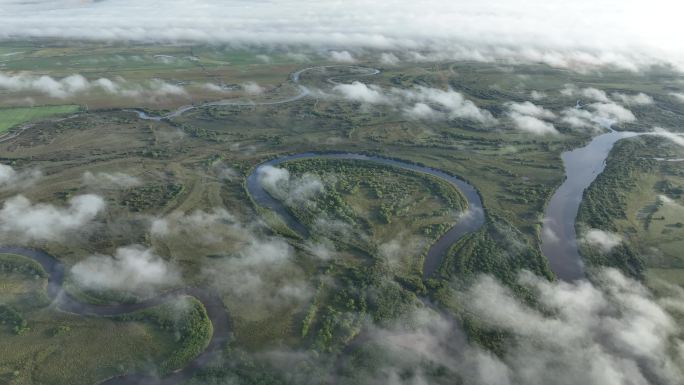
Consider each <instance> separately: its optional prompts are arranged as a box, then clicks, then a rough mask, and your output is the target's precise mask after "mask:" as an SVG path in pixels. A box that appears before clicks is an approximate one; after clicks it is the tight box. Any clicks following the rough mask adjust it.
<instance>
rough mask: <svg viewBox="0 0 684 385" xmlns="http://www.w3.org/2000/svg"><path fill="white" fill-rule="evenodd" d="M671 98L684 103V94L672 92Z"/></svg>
mask: <svg viewBox="0 0 684 385" xmlns="http://www.w3.org/2000/svg"><path fill="white" fill-rule="evenodd" d="M670 96H672V97H673V98H675V99H676V100H677V101H679V102H682V103H684V93H681V92H670Z"/></svg>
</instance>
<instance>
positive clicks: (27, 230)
mask: <svg viewBox="0 0 684 385" xmlns="http://www.w3.org/2000/svg"><path fill="white" fill-rule="evenodd" d="M104 208H105V202H104V199H102V198H101V197H100V196H98V195H93V194H85V195H77V196H75V197H73V198H71V199H69V202H68V205H67V206H66V207H58V206H54V205H51V204H45V203H36V204H32V203H31V201H29V200H28V199H27V198H26V197H24V196H23V195H17V196H15V197H12V198H10V199H7V200H6V201H5V203H4V204H3V207H2V209H0V234H2V235H3V236H5V237H10V238H12V239H14V240H26V241H30V240H36V241H47V240H58V239H61V238H63V237H64V236H65V235H66V234H68V233H69V232H73V231H77V230H80V229H82V228H83V227H85V226H87V225H89V224H90V223H91V222H92V221H93V220H94V219H95V217H96V216H97V215H98V214H99V213H100V212H102V211H103V210H104Z"/></svg>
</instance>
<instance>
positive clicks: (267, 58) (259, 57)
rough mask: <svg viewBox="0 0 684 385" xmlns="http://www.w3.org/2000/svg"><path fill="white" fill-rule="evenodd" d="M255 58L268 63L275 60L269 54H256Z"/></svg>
mask: <svg viewBox="0 0 684 385" xmlns="http://www.w3.org/2000/svg"><path fill="white" fill-rule="evenodd" d="M255 58H256V59H257V60H259V61H260V62H262V63H266V64H270V63H271V62H273V59H271V57H270V56H268V55H256V56H255Z"/></svg>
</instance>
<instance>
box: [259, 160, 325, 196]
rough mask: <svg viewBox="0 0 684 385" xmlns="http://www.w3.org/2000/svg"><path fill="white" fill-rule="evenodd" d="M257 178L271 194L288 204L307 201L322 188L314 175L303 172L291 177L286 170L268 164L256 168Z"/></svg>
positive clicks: (321, 190) (321, 183) (319, 180)
mask: <svg viewBox="0 0 684 385" xmlns="http://www.w3.org/2000/svg"><path fill="white" fill-rule="evenodd" d="M257 178H258V180H259V183H261V185H262V186H263V187H264V189H266V191H268V192H269V193H270V194H271V195H273V196H274V197H276V198H278V199H282V200H285V201H286V202H287V203H290V204H292V203H305V202H308V201H309V200H310V199H311V198H313V197H315V196H316V195H317V194H320V193H321V192H323V189H324V186H323V182H322V181H321V179H320V178H319V177H318V176H316V175H313V174H309V173H305V174H304V175H302V176H300V177H297V178H292V177H291V176H290V172H289V171H288V170H286V169H284V168H278V167H273V166H269V165H266V166H261V167H259V168H258V169H257Z"/></svg>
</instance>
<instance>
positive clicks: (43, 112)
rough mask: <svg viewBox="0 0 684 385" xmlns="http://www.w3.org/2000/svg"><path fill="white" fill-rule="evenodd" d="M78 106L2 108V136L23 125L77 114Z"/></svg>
mask: <svg viewBox="0 0 684 385" xmlns="http://www.w3.org/2000/svg"><path fill="white" fill-rule="evenodd" d="M78 110H79V107H78V106H76V105H65V106H37V107H17V108H0V134H3V133H4V132H5V131H7V130H9V129H10V128H12V127H16V126H18V125H20V124H23V123H28V122H32V121H36V120H40V119H45V118H48V117H52V116H59V115H66V114H71V113H74V112H77V111H78Z"/></svg>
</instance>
